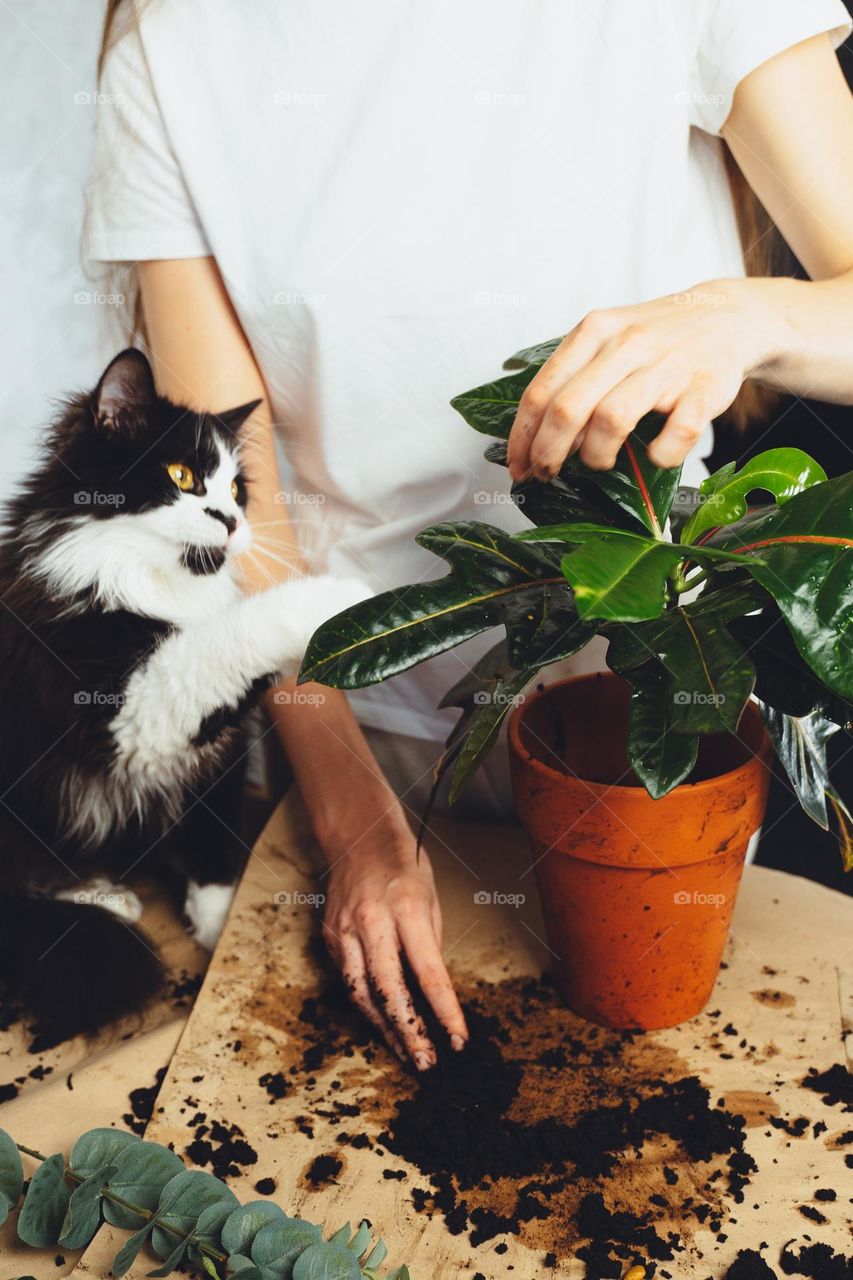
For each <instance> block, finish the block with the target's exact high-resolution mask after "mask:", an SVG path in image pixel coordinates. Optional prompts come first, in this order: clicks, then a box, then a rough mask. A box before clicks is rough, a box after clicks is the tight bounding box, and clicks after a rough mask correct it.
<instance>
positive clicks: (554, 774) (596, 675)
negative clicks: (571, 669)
mask: <svg viewBox="0 0 853 1280" xmlns="http://www.w3.org/2000/svg"><path fill="white" fill-rule="evenodd" d="M602 679H604V680H619V681H621V682H622V683H623V684H627V683H628V682H627V681H624V680H622V677H621V676H618V675H617V674H616V672H615V671H588V672H584V673H583V674H582V675H576V676H564V677H563V679H562V680H555V681H553V682H552V683H551V684H547V685H545V687H544V688H543V689H535V690H534V691H533V693H530V694H525V695H524V701H523V702H521V703H520V704H519V705H518V706H517V707H516V708H515V710H514V711H513V713H512V715H511V716H510V719H509V725H508V726H507V738H508V741H509V744H510V748H511V750H512V751H513V752H514V754H515V755H516V756H518V758H519V759H520V760H523V761H524V763H525V764H526V765H529V766H530V768H532V769H533V770H534V771H539V772H540V773H542V774H544V775H545V776H547V777H549V778H556V779H559V780H561V781H563V782H566V781H569V780H575V781H580V782H582V783H583V785H584V786H585V787H588V788H589V789H590V790H591V791H601V792H602V793H603V794H612V793H613V792H616V793H617V794H620V793H624V794H625V795H633V796H636V795H637V794H638V793H642V795H644V796H645V797H646V798H647V799H648V800H649V801H650V802H651V803H652V804H658V803H659V800H655V799H654V797H652V796H650V795H649V793H648V792H647V791H646V788H645V787H644V786H643V784H642V782H639V780H638V783H637V785H636V786H633V787H632V786H627V785H626V784H625V783H621V782H594V781H593V780H592V779H591V778H584V777H583V776H582V775H581V774H579V773H563V772H562V771H561V770H560V769H554V768H553V767H552V766H551V765H549V764H545V762H544V761H543V760H540V759H539V758H538V757H537V756H533V755H531V754H530V752H529V751H528V750H527V749H526V748H525V746H524V744H523V743H522V741H521V733H520V729H521V723H522V721H523V719H524V716H525V713H526V712H527V711H528V710H529V709H530V707H531V706H533V704H534V703H535V702H537V701H539V699H540V698H546V697H548V695H549V694H550V693H552V692H553V691H554V690H555V689H561V688H564V687H565V686H566V685H569V684H578V683H580V682H581V681H586V682H589V681H591V680H602ZM750 712H751V713H752V714H753V715H756V716H758V715H759V714H760V713H759V711H758V708H757V705H756V703H755V701H754V700H753V698H752V696H750V699H749V701H748V702H747V704H746V706H745V707H744V709H743V712H742V714H741V719H742V718H743V716H745V715H749V714H750ZM762 729H763V735H764V736H763V738H762V743H761V746H760V747H759V749H758V750H757V751H754V752H753V753H752V755H751V757H750V758H749V759H748V760H745V761H744V762H743V763H742V764H738V765H735V767H734V768H733V769H726V770H724V771H723V772H722V773H715V774H714V775H713V776H712V777H710V778H701V779H700V780H699V781H698V782H679V784H678V786H677V787H673V789H672V791H670V792H668V794H667V795H666V796H662V797H660V799H662V800H666V799H668V798H669V797H670V796H676V795H678V793H679V792H685V791H689V792H691V793H693V794H696V793H701V792H702V791H712V790H714V789H715V788H716V787H717V786H718V784H719V782H720V780H721V779H722V778H734V777H736V776H737V774H739V773H743V774H745V775H749V774H750V773H751V772H752V771H753V769H754V768H755V766H756V764H757V763H760V764H763V765H764V766H765V767H767V760H768V757H769V755H770V751H771V743H770V738H769V736H768V733H767V730H766V729H764V727H763V726H762ZM723 732H725V731H723ZM709 736H710V735H708V734H700V735H699V737H709ZM747 750H750V748H747Z"/></svg>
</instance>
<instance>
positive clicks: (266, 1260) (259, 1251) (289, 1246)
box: [252, 1218, 352, 1280]
mask: <svg viewBox="0 0 853 1280" xmlns="http://www.w3.org/2000/svg"><path fill="white" fill-rule="evenodd" d="M322 1238H323V1232H322V1230H321V1228H320V1227H316V1226H315V1225H314V1223H313V1222H303V1221H302V1220H301V1219H297V1218H294V1219H291V1220H290V1221H289V1222H285V1223H277V1222H276V1223H273V1224H272V1225H270V1226H268V1227H261V1229H260V1231H259V1232H258V1233H257V1235H256V1236H255V1238H254V1240H253V1241H252V1261H253V1262H254V1263H255V1264H256V1265H257V1266H259V1267H262V1268H263V1270H264V1273H265V1274H266V1273H268V1274H269V1277H270V1280H290V1277H291V1275H292V1274H293V1264H294V1263H295V1262H296V1259H297V1258H298V1257H299V1256H300V1255H301V1254H302V1253H304V1251H305V1250H306V1249H307V1248H309V1247H310V1246H311V1245H314V1244H317V1243H319V1242H320V1241H321V1240H322ZM351 1256H352V1255H351Z"/></svg>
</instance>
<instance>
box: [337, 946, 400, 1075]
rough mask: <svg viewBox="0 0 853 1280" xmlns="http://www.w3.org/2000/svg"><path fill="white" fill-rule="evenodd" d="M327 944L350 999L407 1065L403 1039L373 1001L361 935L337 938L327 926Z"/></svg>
mask: <svg viewBox="0 0 853 1280" xmlns="http://www.w3.org/2000/svg"><path fill="white" fill-rule="evenodd" d="M326 944H327V946H328V948H329V951H330V952H331V955H332V958H333V960H334V961H335V963H336V964H337V966H338V968H339V969H340V971H341V974H342V975H343V979H344V982H345V983H346V988H347V991H348V992H349V996H350V999H351V1000H352V1002H353V1004H354V1005H355V1006H356V1008H357V1009H359V1010H360V1011H361V1012H362V1013H363V1014H364V1016H365V1017H366V1018H367V1020H368V1021H369V1022H371V1023H372V1024H373V1026H374V1027H376V1029H377V1031H378V1032H379V1033H380V1035H381V1036H382V1037H383V1039H384V1040H386V1041H387V1043H388V1045H389V1046H390V1047H391V1048H392V1049H393V1050H394V1052H395V1053H396V1055H397V1057H398V1058H399V1059H400V1060H401V1062H405V1061H406V1060H407V1055H406V1050H405V1049H404V1047H403V1043H402V1041H401V1039H400V1037H399V1036H398V1034H397V1032H396V1031H395V1030H394V1028H393V1027H392V1026H391V1025H390V1024H389V1023H388V1021H387V1019H386V1018H384V1017H383V1015H382V1013H381V1011H380V1010H379V1008H378V1007H377V1005H376V1003H375V1001H374V999H373V995H372V993H371V990H370V983H369V982H368V979H367V965H366V963H365V959H364V950H363V948H362V945H361V942H360V941H359V939H358V937H357V935H356V934H355V933H341V934H337V933H334V934H333V933H332V931H331V929H330V928H329V927H328V926H327V927H326Z"/></svg>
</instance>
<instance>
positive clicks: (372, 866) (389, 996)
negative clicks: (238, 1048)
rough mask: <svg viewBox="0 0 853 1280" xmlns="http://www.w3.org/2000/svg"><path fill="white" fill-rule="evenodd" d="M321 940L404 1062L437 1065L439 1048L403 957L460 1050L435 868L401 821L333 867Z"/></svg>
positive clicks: (461, 1021) (387, 823)
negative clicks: (414, 996)
mask: <svg viewBox="0 0 853 1280" xmlns="http://www.w3.org/2000/svg"><path fill="white" fill-rule="evenodd" d="M327 884H328V888H327V892H326V912H325V919H324V922H323V936H324V938H325V940H326V945H327V947H328V949H329V952H330V954H331V956H332V958H333V959H334V961H335V963H336V964H337V966H338V968H339V969H340V970H341V972H342V974H343V976H344V980H345V982H346V984H347V989H348V991H349V993H350V996H351V998H352V1000H353V1001H354V1003H355V1004H356V1005H357V1006H358V1008H359V1009H361V1011H362V1013H364V1014H365V1016H366V1017H367V1018H369V1019H370V1021H371V1022H372V1023H373V1025H374V1026H375V1027H376V1028H377V1029H378V1030H379V1031H380V1032H381V1034H382V1035H383V1036H384V1038H385V1039H386V1040H387V1042H388V1044H389V1045H390V1046H391V1048H392V1049H394V1051H395V1052H396V1053H397V1055H398V1056H399V1057H400V1058H401V1059H402V1060H403V1061H405V1060H406V1058H407V1057H410V1058H411V1059H412V1061H413V1062H414V1064H415V1066H416V1067H417V1068H418V1070H419V1071H424V1070H426V1069H427V1068H428V1067H431V1066H433V1065H434V1064H435V1056H436V1055H435V1047H434V1045H433V1044H432V1042H431V1040H430V1038H429V1036H428V1034H427V1030H426V1027H425V1026H424V1023H423V1019H422V1018H421V1017H420V1016H419V1015H418V1014H417V1013H416V1012H415V1009H414V1006H413V1004H412V998H411V995H410V993H409V990H408V988H407V986H406V980H405V977H404V974H403V965H402V961H401V956H405V958H406V960H407V961H408V963H409V965H410V967H411V969H412V970H413V972H414V974H415V977H416V978H417V980H418V983H419V985H420V988H421V990H422V992H423V994H424V996H425V997H426V999H427V1000H428V1001H429V1003H430V1005H431V1007H432V1009H433V1010H434V1012H435V1014H436V1016H437V1017H438V1019H439V1021H440V1022H441V1023H442V1025H443V1026H444V1027H445V1029H446V1030H447V1032H448V1034H449V1036H450V1043H451V1047H452V1048H454V1049H461V1048H462V1047H463V1046H464V1044H465V1041H466V1040H467V1038H468V1032H467V1029H466V1026H465V1017H464V1014H463V1013H462V1010H461V1008H460V1006H459V1001H458V999H457V997H456V993H455V991H454V989H453V983H452V982H451V980H450V975H449V974H448V972H447V969H446V967H445V964H444V960H443V959H442V954H441V908H440V907H439V903H438V897H437V895H436V891H435V882H434V880H433V874H432V867H431V866H430V863H429V859H428V858H427V856H426V854H425V853H424V852H423V850H421V853H420V857H417V856H416V849H415V839H414V836H413V835H412V833H411V831H410V830H409V828H408V825H407V824H406V822H405V819H404V818H403V816H402V813H400V814H396V813H395V814H392V815H390V817H389V816H386V817H383V818H382V819H381V820H380V821H379V822H378V823H376V824H375V825H373V826H372V829H369V830H368V831H367V832H366V833H365V834H364V835H363V836H362V837H361V838H360V839H359V840H358V841H357V843H356V844H355V845H354V846H353V847H352V848H350V849H349V850H347V851H346V852H345V853H343V854H342V855H341V856H340V857H338V858H337V860H333V861H332V862H331V865H330V871H329V876H328V881H327Z"/></svg>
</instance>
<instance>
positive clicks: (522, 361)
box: [503, 338, 563, 369]
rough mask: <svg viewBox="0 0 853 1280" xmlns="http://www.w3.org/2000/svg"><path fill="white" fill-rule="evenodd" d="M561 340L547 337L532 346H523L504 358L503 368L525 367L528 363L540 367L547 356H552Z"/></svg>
mask: <svg viewBox="0 0 853 1280" xmlns="http://www.w3.org/2000/svg"><path fill="white" fill-rule="evenodd" d="M562 341H563V339H562V338H549V339H548V340H547V342H537V344H536V346H534V347H523V348H522V349H521V351H516V352H515V354H514V355H511V356H509V357H508V358H507V359H506V360H504V364H503V367H504V368H505V369H526V368H527V367H528V366H529V365H536V367H537V369H538V368H540V367H541V366H542V365H543V364H544V363H545V361H546V360H547V359H548V357H549V356H552V355H553V354H554V352H555V351H556V350H557V347H559V345H560V343H561V342H562Z"/></svg>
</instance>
